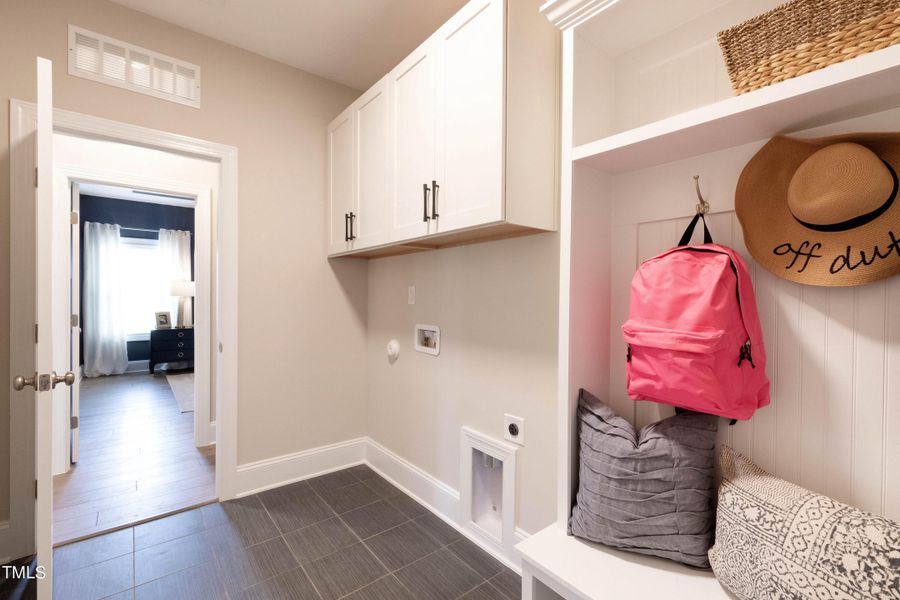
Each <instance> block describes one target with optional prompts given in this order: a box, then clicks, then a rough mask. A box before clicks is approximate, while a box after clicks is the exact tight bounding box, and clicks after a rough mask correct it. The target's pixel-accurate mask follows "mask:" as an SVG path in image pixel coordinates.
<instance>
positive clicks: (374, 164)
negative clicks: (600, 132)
mask: <svg viewBox="0 0 900 600" xmlns="http://www.w3.org/2000/svg"><path fill="white" fill-rule="evenodd" d="M558 62H559V35H558V31H557V30H556V29H555V28H554V27H553V26H552V25H551V24H550V23H548V22H547V21H546V19H544V17H543V16H542V15H541V14H540V13H539V12H538V2H537V1H531V0H471V1H470V2H469V3H468V4H466V5H465V6H464V7H463V8H462V9H461V10H460V11H459V12H458V13H457V14H456V15H454V16H453V17H452V18H451V19H450V20H449V21H447V22H446V23H445V24H444V25H443V26H441V27H440V29H438V31H437V32H435V33H434V34H433V35H432V36H431V37H429V38H428V39H427V40H426V41H425V42H424V43H422V44H421V45H420V46H419V47H418V48H417V49H416V50H415V51H414V52H413V53H412V54H410V55H409V56H408V57H406V58H405V59H404V60H403V61H402V62H401V63H400V64H399V65H397V66H396V67H395V68H394V69H392V70H391V72H390V73H388V75H387V76H386V77H385V78H384V79H382V80H381V81H380V82H379V83H378V84H376V85H375V86H374V87H373V88H372V89H370V90H368V91H367V92H366V93H365V94H363V96H361V97H360V98H359V99H358V100H357V101H356V102H354V103H353V105H352V106H351V108H350V111H349V114H350V119H351V120H352V122H353V125H352V128H351V129H352V131H353V132H354V133H353V139H352V140H350V141H349V143H350V144H351V145H352V147H353V148H355V152H353V153H352V154H353V155H354V158H353V166H352V167H351V174H350V177H351V178H352V179H353V181H352V182H345V183H344V184H343V185H344V187H342V186H340V185H337V183H336V182H334V181H332V188H331V189H332V198H331V202H332V209H331V213H332V240H333V242H334V241H335V240H336V241H337V242H340V243H332V245H331V247H330V252H329V254H331V255H338V254H348V255H359V256H383V255H388V254H394V253H401V252H409V251H411V250H420V249H429V248H438V247H442V246H449V245H454V244H461V243H470V242H475V241H481V240H486V239H495V238H500V237H510V236H514V235H523V234H526V233H536V232H539V231H553V230H555V229H556V226H557V196H558V189H557V185H556V182H557V171H558V167H559V165H558V161H559V158H558V152H557V148H558V144H559V135H558V133H559V128H558V121H559V115H558V92H559V90H558V71H559V64H558ZM385 110H387V112H385ZM334 125H335V124H334V123H333V124H332V128H330V129H329V135H330V138H331V140H332V142H331V143H332V146H335V145H336V144H337V143H338V141H337V139H336V137H335V136H336V134H337V131H334V130H333V127H334ZM341 141H342V142H343V141H344V140H341ZM331 158H332V160H333V161H334V160H342V157H339V156H338V155H337V154H335V152H334V151H332V155H331ZM331 172H332V173H333V174H337V173H345V171H344V170H343V167H342V165H339V164H332V168H331ZM345 189H350V190H352V192H351V193H352V197H353V198H354V199H355V200H354V201H353V202H352V203H351V206H349V207H348V206H344V205H340V203H341V202H343V201H344V200H343V197H342V196H341V195H340V193H342V192H343V191H344V190H345ZM345 212H346V213H347V214H348V215H350V216H349V225H350V229H349V231H350V235H349V236H348V237H349V238H350V239H348V240H347V242H341V240H342V238H339V237H337V238H336V237H335V236H336V234H340V233H342V232H343V230H342V229H341V227H340V226H336V225H335V224H334V222H335V219H336V218H337V219H340V218H342V215H343V214H344V213H345Z"/></svg>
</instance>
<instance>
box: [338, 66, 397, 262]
mask: <svg viewBox="0 0 900 600" xmlns="http://www.w3.org/2000/svg"><path fill="white" fill-rule="evenodd" d="M352 108H353V117H352V118H353V123H354V126H353V130H354V132H355V134H356V141H355V142H354V148H355V156H354V159H355V163H354V164H355V168H354V171H355V173H356V177H355V179H356V185H355V192H354V198H355V202H354V206H353V207H352V209H351V213H352V214H351V217H350V221H351V224H352V225H353V228H352V231H351V235H350V236H349V237H350V238H351V241H352V243H353V248H354V249H357V248H368V247H371V246H377V245H379V244H383V243H386V242H388V241H389V235H390V230H391V227H390V218H391V210H390V208H391V198H392V192H393V190H392V177H391V175H392V173H391V164H392V161H391V160H390V150H391V143H390V142H391V119H390V116H391V105H390V100H389V95H388V85H387V78H384V79H382V80H381V81H379V82H378V83H377V84H376V85H375V87H373V88H372V89H370V90H369V91H368V92H366V93H365V94H363V95H362V97H361V98H360V99H359V100H358V101H357V102H355V103H354V104H353V106H352Z"/></svg>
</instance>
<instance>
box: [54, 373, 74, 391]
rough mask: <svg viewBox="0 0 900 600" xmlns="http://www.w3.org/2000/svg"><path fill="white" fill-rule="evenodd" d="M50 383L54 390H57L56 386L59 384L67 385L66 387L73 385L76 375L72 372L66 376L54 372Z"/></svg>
mask: <svg viewBox="0 0 900 600" xmlns="http://www.w3.org/2000/svg"><path fill="white" fill-rule="evenodd" d="M50 382H51V383H52V384H53V388H54V389H55V388H56V384H58V383H65V384H66V385H72V384H73V383H75V373H73V372H72V371H69V372H68V373H66V374H65V375H57V374H56V371H53V373H52V374H51V376H50Z"/></svg>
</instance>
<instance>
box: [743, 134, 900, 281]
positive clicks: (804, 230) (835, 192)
mask: <svg viewBox="0 0 900 600" xmlns="http://www.w3.org/2000/svg"><path fill="white" fill-rule="evenodd" d="M898 172H900V133H859V134H849V135H842V136H836V137H830V138H820V139H810V140H803V139H796V138H789V137H783V136H779V137H775V138H772V139H771V140H769V142H768V143H767V144H766V145H765V146H763V147H762V148H761V149H760V151H759V152H757V153H756V155H755V156H754V157H753V158H751V159H750V162H749V163H747V166H746V167H744V171H743V172H742V173H741V177H740V179H739V180H738V184H737V190H736V191H735V199H734V206H735V210H736V211H737V216H738V219H740V222H741V227H742V228H743V230H744V243H745V244H746V245H747V249H748V250H749V251H750V254H751V255H752V256H753V258H754V259H756V261H757V262H758V263H759V264H761V265H762V266H764V267H765V268H766V269H768V270H769V271H771V272H772V273H774V274H775V275H778V276H779V277H783V278H784V279H789V280H791V281H796V282H797V283H806V284H810V285H823V286H848V285H860V284H864V283H870V282H873V281H878V280H879V279H884V278H885V277H890V276H891V275H895V274H897V273H900V200H897V195H898V192H897V189H898V179H897V174H898Z"/></svg>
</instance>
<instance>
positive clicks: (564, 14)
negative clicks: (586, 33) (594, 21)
mask: <svg viewBox="0 0 900 600" xmlns="http://www.w3.org/2000/svg"><path fill="white" fill-rule="evenodd" d="M617 2H619V0H547V1H546V2H544V3H543V4H542V5H541V8H540V11H541V14H542V15H544V16H545V17H547V19H548V20H549V21H550V22H551V23H553V24H554V25H556V26H557V27H558V28H560V29H571V28H572V27H575V26H577V25H581V24H582V23H584V22H585V21H587V20H588V19H590V18H591V17H593V16H594V15H596V14H597V13H599V12H601V11H604V10H606V9H607V8H609V7H610V6H612V5H613V4H615V3H617Z"/></svg>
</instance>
